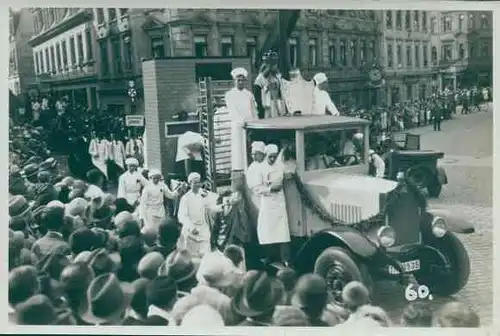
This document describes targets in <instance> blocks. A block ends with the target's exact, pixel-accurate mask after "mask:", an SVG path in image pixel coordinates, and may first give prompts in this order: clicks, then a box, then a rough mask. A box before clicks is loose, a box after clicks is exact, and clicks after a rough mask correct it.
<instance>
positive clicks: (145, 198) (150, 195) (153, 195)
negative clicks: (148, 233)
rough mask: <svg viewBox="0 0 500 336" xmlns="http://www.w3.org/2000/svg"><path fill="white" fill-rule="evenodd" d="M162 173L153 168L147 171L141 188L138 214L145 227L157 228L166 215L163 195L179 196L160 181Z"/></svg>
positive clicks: (167, 196)
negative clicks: (147, 179) (147, 180)
mask: <svg viewBox="0 0 500 336" xmlns="http://www.w3.org/2000/svg"><path fill="white" fill-rule="evenodd" d="M161 179H162V175H161V173H160V171H159V170H156V169H153V170H151V171H150V172H149V181H150V183H148V184H147V185H146V186H145V187H144V189H143V190H142V194H141V200H140V202H139V214H140V217H141V220H142V222H143V224H144V226H145V227H151V228H154V229H155V230H158V227H159V226H160V223H161V222H162V220H163V219H165V218H166V217H167V213H166V211H165V203H164V201H165V197H166V198H168V199H175V198H177V197H178V196H179V194H178V192H177V191H172V190H170V188H169V187H168V186H167V185H166V184H165V183H163V182H162V181H161Z"/></svg>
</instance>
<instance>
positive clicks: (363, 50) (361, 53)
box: [359, 41, 367, 64]
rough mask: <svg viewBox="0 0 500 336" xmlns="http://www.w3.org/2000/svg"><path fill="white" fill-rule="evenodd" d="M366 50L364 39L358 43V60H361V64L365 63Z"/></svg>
mask: <svg viewBox="0 0 500 336" xmlns="http://www.w3.org/2000/svg"><path fill="white" fill-rule="evenodd" d="M366 52H367V47H366V41H361V44H360V45H359V61H360V62H361V64H365V62H366V58H367V57H366Z"/></svg>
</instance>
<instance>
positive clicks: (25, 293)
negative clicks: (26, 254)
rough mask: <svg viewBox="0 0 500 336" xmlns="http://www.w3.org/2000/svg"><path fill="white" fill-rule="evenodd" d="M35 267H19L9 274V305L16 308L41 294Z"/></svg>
mask: <svg viewBox="0 0 500 336" xmlns="http://www.w3.org/2000/svg"><path fill="white" fill-rule="evenodd" d="M37 272H38V271H37V269H36V268H35V267H34V266H19V267H16V268H14V269H12V270H11V271H10V272H9V294H8V295H9V305H10V307H12V308H14V307H15V306H16V305H18V304H20V303H21V302H24V301H26V300H27V299H28V298H30V297H31V296H33V295H35V294H37V293H39V292H40V284H39V283H38V278H37Z"/></svg>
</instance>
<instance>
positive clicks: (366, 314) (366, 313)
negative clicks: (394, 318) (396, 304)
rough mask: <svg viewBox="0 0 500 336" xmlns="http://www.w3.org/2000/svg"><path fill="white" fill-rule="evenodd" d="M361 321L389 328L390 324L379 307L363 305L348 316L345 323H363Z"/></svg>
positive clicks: (387, 316)
mask: <svg viewBox="0 0 500 336" xmlns="http://www.w3.org/2000/svg"><path fill="white" fill-rule="evenodd" d="M363 320H371V321H373V322H375V323H377V324H378V325H379V326H381V327H391V326H392V322H391V319H390V317H389V315H388V314H387V312H386V311H385V310H383V309H382V308H380V307H377V306H372V305H364V306H361V307H359V308H358V309H357V310H356V312H354V313H352V314H351V315H350V316H349V319H348V320H347V322H354V323H357V321H363Z"/></svg>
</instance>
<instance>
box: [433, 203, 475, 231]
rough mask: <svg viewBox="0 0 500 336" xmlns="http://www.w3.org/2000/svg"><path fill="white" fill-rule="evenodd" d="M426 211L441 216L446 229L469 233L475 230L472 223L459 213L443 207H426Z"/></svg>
mask: <svg viewBox="0 0 500 336" xmlns="http://www.w3.org/2000/svg"><path fill="white" fill-rule="evenodd" d="M427 212H429V213H430V214H431V215H432V216H434V217H441V218H443V219H444V220H445V221H446V225H447V226H448V230H449V231H451V232H455V233H464V234H470V233H474V231H475V228H474V224H472V223H471V222H470V221H468V220H466V219H464V218H463V217H461V216H459V215H456V214H452V213H451V212H450V211H447V210H444V209H428V210H427Z"/></svg>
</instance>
